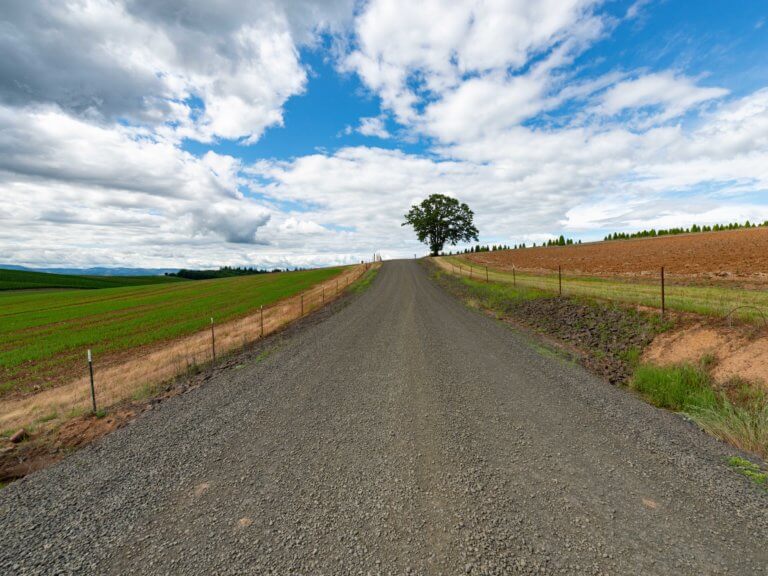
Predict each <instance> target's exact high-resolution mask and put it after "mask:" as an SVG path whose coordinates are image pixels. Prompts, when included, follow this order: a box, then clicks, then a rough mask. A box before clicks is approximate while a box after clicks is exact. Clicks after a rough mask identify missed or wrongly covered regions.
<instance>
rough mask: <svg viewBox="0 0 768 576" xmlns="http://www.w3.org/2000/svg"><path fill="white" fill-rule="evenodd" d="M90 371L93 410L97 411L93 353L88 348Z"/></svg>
mask: <svg viewBox="0 0 768 576" xmlns="http://www.w3.org/2000/svg"><path fill="white" fill-rule="evenodd" d="M88 373H89V374H90V376H91V404H92V405H93V412H94V414H95V413H96V387H95V386H94V385H93V356H92V355H91V349H90V348H88Z"/></svg>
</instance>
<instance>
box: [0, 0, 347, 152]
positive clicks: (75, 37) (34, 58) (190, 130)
mask: <svg viewBox="0 0 768 576" xmlns="http://www.w3.org/2000/svg"><path fill="white" fill-rule="evenodd" d="M350 9H351V2H350V1H349V0H337V1H326V2H313V1H311V0H306V1H298V0H294V1H291V2H285V3H283V2H278V1H272V0H258V1H254V2H243V1H237V0H219V1H217V2H194V1H189V0H176V1H170V2H154V1H146V0H125V1H122V2H113V1H109V0H75V1H72V2H56V1H52V0H10V1H9V2H5V3H4V5H3V20H4V25H3V26H2V27H0V53H2V54H3V58H2V59H0V100H2V101H4V102H5V103H7V104H11V105H23V104H28V103H30V102H35V103H40V104H56V105H57V106H59V107H61V108H62V109H64V110H66V111H68V112H69V113H72V114H77V115H87V116H89V117H91V118H102V119H105V120H115V119H128V120H130V121H131V122H133V123H141V124H167V123H172V125H173V126H174V127H175V128H177V129H178V130H179V135H180V137H191V138H195V139H199V140H205V141H207V140H210V139H211V138H216V137H222V138H232V139H237V138H246V139H248V140H250V141H255V140H256V139H258V137H259V136H260V134H261V133H262V132H263V131H264V129H266V128H267V127H269V126H272V125H275V124H281V123H282V106H283V104H284V103H285V101H286V100H287V99H288V98H289V97H291V96H293V95H295V94H299V93H301V92H302V91H303V90H304V87H305V84H306V71H305V69H304V67H303V66H302V65H301V63H300V61H299V53H298V50H299V47H300V45H301V44H306V43H311V42H312V41H313V40H314V38H315V35H314V34H313V32H315V31H317V30H323V29H326V30H333V29H335V28H337V27H338V26H340V25H341V23H342V22H343V20H344V19H345V18H347V17H348V14H349V12H350Z"/></svg>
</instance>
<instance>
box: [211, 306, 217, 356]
mask: <svg viewBox="0 0 768 576" xmlns="http://www.w3.org/2000/svg"><path fill="white" fill-rule="evenodd" d="M211 355H212V357H213V361H214V362H216V333H215V332H214V331H213V316H211Z"/></svg>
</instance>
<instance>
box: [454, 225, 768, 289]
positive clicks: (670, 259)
mask: <svg viewBox="0 0 768 576" xmlns="http://www.w3.org/2000/svg"><path fill="white" fill-rule="evenodd" d="M467 258H469V259H470V260H472V261H473V262H477V263H479V264H483V265H486V266H490V267H493V268H498V269H502V270H511V269H512V268H516V269H518V270H527V271H536V272H541V271H553V270H557V267H558V266H562V268H563V270H567V271H568V272H571V273H581V274H585V275H593V276H616V275H626V276H634V275H637V276H654V275H657V274H658V273H659V269H660V268H661V266H664V267H665V271H666V273H667V274H668V275H670V277H678V278H681V279H686V278H687V279H691V280H697V281H710V282H711V281H717V282H721V281H735V282H740V283H754V284H758V285H766V284H768V228H750V229H744V230H731V231H723V232H706V233H700V234H685V235H680V236H665V237H659V238H640V239H633V240H615V241H610V242H595V243H590V244H581V245H574V246H553V247H548V248H544V247H542V248H526V249H523V250H501V251H497V252H480V253H477V254H469V255H467Z"/></svg>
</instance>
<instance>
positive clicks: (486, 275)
mask: <svg viewBox="0 0 768 576" xmlns="http://www.w3.org/2000/svg"><path fill="white" fill-rule="evenodd" d="M488 282H489V280H488V266H486V267H485V283H486V284H487V283H488Z"/></svg>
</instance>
